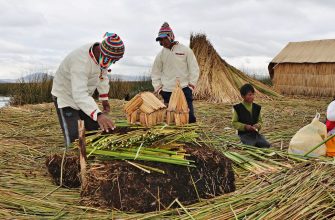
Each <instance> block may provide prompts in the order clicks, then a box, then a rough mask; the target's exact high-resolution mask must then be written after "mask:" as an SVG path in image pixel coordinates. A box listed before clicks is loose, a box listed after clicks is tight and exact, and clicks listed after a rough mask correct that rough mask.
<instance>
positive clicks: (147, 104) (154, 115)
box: [124, 92, 166, 127]
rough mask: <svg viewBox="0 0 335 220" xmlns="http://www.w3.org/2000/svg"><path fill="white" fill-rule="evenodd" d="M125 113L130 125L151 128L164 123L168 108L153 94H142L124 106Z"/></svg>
mask: <svg viewBox="0 0 335 220" xmlns="http://www.w3.org/2000/svg"><path fill="white" fill-rule="evenodd" d="M124 111H125V112H126V114H127V121H128V123H130V124H141V125H142V126H145V127H151V126H154V125H157V124H160V123H162V122H163V121H164V116H165V114H166V106H165V105H164V104H163V103H162V102H161V101H160V100H159V99H158V98H157V97H156V96H155V95H154V94H152V93H151V92H142V93H139V94H137V95H136V96H135V97H134V98H132V99H131V100H130V101H129V102H128V103H127V104H126V105H125V106H124Z"/></svg>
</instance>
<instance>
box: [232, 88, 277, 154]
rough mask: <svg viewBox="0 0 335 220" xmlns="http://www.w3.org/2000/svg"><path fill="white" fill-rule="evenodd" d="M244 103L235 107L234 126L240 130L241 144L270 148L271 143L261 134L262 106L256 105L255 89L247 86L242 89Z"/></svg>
mask: <svg viewBox="0 0 335 220" xmlns="http://www.w3.org/2000/svg"><path fill="white" fill-rule="evenodd" d="M240 93H241V96H242V98H243V102H241V103H239V104H237V105H234V108H233V118H232V126H233V127H234V128H235V129H237V130H238V136H239V137H240V139H241V142H242V143H243V144H246V145H252V146H255V147H260V148H269V147H270V146H271V145H270V143H269V142H268V141H267V140H266V139H265V138H264V136H263V135H261V134H260V133H259V130H260V129H261V126H262V117H261V106H260V105H257V104H256V103H254V99H255V89H254V87H253V86H252V85H251V84H245V85H243V86H242V87H241V89H240Z"/></svg>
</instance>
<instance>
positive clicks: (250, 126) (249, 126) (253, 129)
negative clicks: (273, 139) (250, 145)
mask: <svg viewBox="0 0 335 220" xmlns="http://www.w3.org/2000/svg"><path fill="white" fill-rule="evenodd" d="M244 128H245V130H247V131H258V130H257V128H256V127H254V126H252V125H245V126H244Z"/></svg>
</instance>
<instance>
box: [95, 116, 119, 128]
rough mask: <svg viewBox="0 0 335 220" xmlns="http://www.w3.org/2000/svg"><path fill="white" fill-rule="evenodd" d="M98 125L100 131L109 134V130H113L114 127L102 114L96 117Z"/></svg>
mask: <svg viewBox="0 0 335 220" xmlns="http://www.w3.org/2000/svg"><path fill="white" fill-rule="evenodd" d="M97 121H98V124H99V126H100V128H101V130H103V131H106V132H109V130H114V128H115V125H114V123H113V122H112V120H110V119H109V118H107V117H106V116H105V115H104V114H100V115H98V119H97Z"/></svg>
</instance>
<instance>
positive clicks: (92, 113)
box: [90, 109, 97, 119]
mask: <svg viewBox="0 0 335 220" xmlns="http://www.w3.org/2000/svg"><path fill="white" fill-rule="evenodd" d="M96 111H97V110H96V109H95V110H94V111H93V112H91V115H90V116H91V118H92V119H93V115H94V113H95V112H96Z"/></svg>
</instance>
